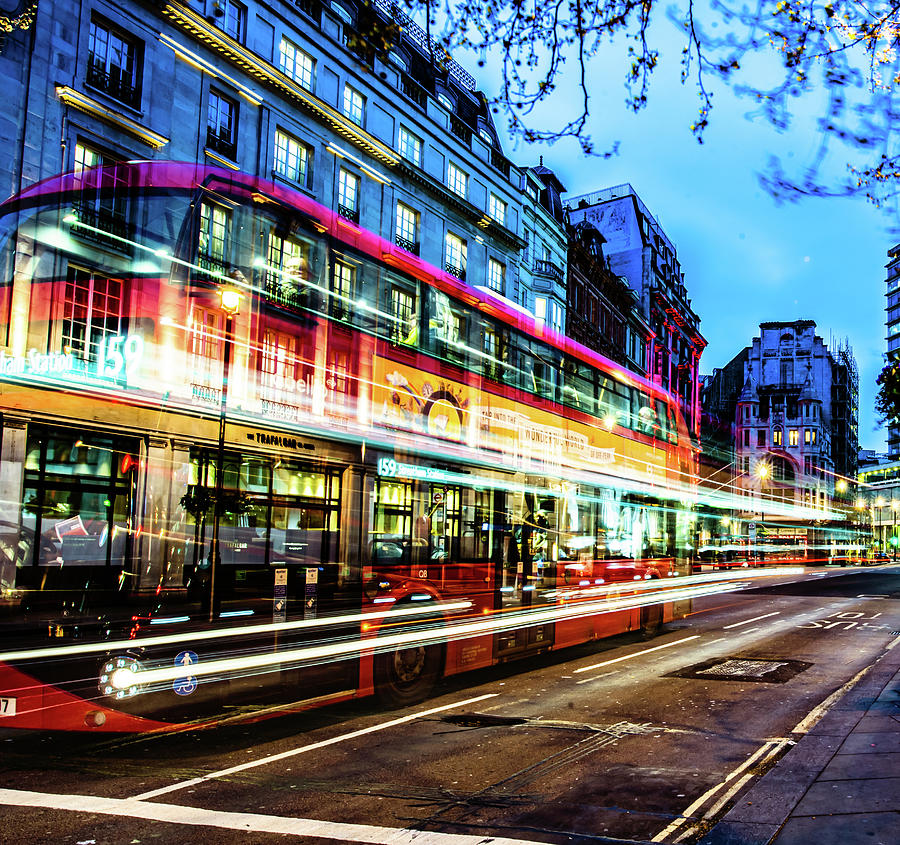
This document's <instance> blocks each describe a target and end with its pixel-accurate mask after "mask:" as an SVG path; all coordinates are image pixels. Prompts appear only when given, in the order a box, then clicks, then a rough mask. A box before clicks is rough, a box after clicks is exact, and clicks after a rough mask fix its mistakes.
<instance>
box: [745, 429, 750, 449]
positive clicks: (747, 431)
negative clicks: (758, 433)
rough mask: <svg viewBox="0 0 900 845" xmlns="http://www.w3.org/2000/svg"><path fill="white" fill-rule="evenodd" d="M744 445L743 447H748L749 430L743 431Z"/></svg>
mask: <svg viewBox="0 0 900 845" xmlns="http://www.w3.org/2000/svg"><path fill="white" fill-rule="evenodd" d="M744 445H745V446H749V445H750V429H749V428H745V429H744Z"/></svg>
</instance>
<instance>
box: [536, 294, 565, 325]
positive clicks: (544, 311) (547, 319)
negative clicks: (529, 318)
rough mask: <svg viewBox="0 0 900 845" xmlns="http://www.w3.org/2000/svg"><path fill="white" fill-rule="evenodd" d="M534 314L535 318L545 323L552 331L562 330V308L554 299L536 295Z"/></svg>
mask: <svg viewBox="0 0 900 845" xmlns="http://www.w3.org/2000/svg"><path fill="white" fill-rule="evenodd" d="M534 316H535V319H536V320H539V321H540V322H542V323H546V324H547V325H548V326H549V327H550V328H551V329H553V330H554V331H557V332H562V322H563V309H562V306H561V305H560V304H559V303H558V302H557V301H556V300H555V299H547V297H545V296H536V297H535V298H534Z"/></svg>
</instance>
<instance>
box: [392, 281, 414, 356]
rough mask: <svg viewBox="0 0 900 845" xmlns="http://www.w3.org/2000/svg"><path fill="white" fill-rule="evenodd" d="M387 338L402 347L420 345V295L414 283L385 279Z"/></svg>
mask: <svg viewBox="0 0 900 845" xmlns="http://www.w3.org/2000/svg"><path fill="white" fill-rule="evenodd" d="M385 287H386V294H387V303H386V305H387V307H386V311H387V321H388V326H387V332H386V334H387V336H388V337H389V338H390V339H391V341H392V342H393V343H395V344H398V345H400V346H418V345H419V294H418V288H417V286H416V284H415V283H414V282H405V281H401V280H400V279H396V278H387V279H385Z"/></svg>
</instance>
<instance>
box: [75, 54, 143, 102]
mask: <svg viewBox="0 0 900 845" xmlns="http://www.w3.org/2000/svg"><path fill="white" fill-rule="evenodd" d="M134 82H135V80H134V77H133V76H132V75H131V74H129V73H128V72H127V71H124V70H121V69H120V68H110V69H109V70H107V69H106V66H105V65H104V63H103V62H101V61H99V60H98V59H96V58H95V57H94V56H93V55H92V54H89V55H88V66H87V83H88V85H90V86H92V87H94V88H96V89H97V90H98V91H102V92H103V93H104V94H108V95H109V96H110V97H112V98H114V99H116V100H118V101H119V102H120V103H125V104H126V105H128V106H131V107H132V108H137V107H138V106H139V105H140V99H141V92H140V90H139V89H138V87H137V86H136V85H135V84H134Z"/></svg>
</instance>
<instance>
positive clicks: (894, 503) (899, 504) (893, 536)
mask: <svg viewBox="0 0 900 845" xmlns="http://www.w3.org/2000/svg"><path fill="white" fill-rule="evenodd" d="M898 508H900V502H898V501H897V500H896V499H891V510H892V511H893V512H894V522H893V527H892V528H891V557H892V558H893V559H894V560H897V509H898Z"/></svg>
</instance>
